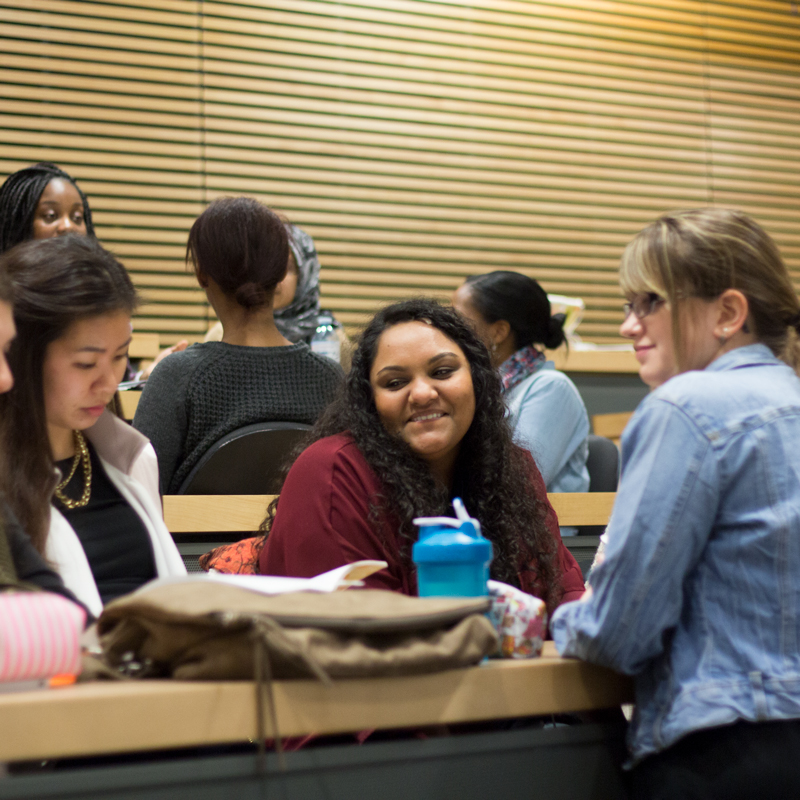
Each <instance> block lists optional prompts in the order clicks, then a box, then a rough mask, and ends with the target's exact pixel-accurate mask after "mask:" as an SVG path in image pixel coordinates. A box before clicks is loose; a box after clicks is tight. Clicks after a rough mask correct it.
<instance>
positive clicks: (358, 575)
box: [147, 561, 389, 594]
mask: <svg viewBox="0 0 800 800" xmlns="http://www.w3.org/2000/svg"><path fill="white" fill-rule="evenodd" d="M388 566H389V565H388V564H387V563H386V562H385V561H354V562H353V563H352V564H345V565H344V566H341V567H336V569H332V570H330V571H328V572H323V573H322V574H321V575H315V576H314V577H313V578H286V577H283V576H278V575H227V574H225V573H223V572H214V571H213V570H212V571H211V572H208V573H204V574H202V575H198V574H196V573H195V574H190V575H184V576H181V577H178V578H157V579H156V580H155V581H150V583H148V584H147V587H148V588H149V587H153V586H156V585H158V586H164V585H165V584H168V583H182V582H184V581H217V582H219V583H229V584H230V585H231V586H239V587H240V588H242V589H247V590H248V591H251V592H260V593H261V594H286V593H287V592H336V591H339V590H341V589H347V588H349V587H350V586H363V583H362V579H363V578H367V577H369V576H370V575H372V574H373V573H374V572H378V571H379V570H382V569H386V567H388Z"/></svg>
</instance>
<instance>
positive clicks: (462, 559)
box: [411, 501, 492, 597]
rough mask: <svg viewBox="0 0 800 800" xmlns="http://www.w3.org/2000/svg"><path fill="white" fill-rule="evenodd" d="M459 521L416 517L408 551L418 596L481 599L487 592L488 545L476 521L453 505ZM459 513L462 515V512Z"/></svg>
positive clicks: (461, 507) (459, 504) (490, 544)
mask: <svg viewBox="0 0 800 800" xmlns="http://www.w3.org/2000/svg"><path fill="white" fill-rule="evenodd" d="M453 505H454V506H455V507H456V509H457V510H458V513H459V519H453V518H451V517H420V518H418V519H415V520H414V524H415V525H418V526H419V539H418V540H417V542H416V543H415V544H414V547H413V548H412V550H411V557H412V558H413V560H414V564H415V565H416V567H417V585H418V591H419V596H420V597H484V596H485V595H487V594H488V593H489V591H488V589H487V588H486V582H487V581H488V580H489V564H490V563H491V561H492V543H491V542H490V541H489V540H488V539H486V538H484V537H483V536H481V533H480V523H479V522H478V520H476V519H473V518H470V517H469V516H467V514H466V512H463V504H461V502H460V501H458V504H456V502H454V503H453ZM462 512H463V513H462Z"/></svg>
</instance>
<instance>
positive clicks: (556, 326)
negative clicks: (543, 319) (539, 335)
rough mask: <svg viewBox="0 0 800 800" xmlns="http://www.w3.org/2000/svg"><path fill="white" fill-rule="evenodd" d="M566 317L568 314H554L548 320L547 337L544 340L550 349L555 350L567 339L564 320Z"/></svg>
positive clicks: (544, 343)
mask: <svg viewBox="0 0 800 800" xmlns="http://www.w3.org/2000/svg"><path fill="white" fill-rule="evenodd" d="M566 319H567V315H566V314H553V316H552V317H550V319H549V320H548V322H547V337H546V338H545V340H544V341H543V342H542V344H543V345H544V346H545V347H546V348H547V349H548V350H555V349H556V348H557V347H560V346H561V345H562V344H564V342H565V341H566V340H567V337H566V334H565V333H564V322H565V321H566Z"/></svg>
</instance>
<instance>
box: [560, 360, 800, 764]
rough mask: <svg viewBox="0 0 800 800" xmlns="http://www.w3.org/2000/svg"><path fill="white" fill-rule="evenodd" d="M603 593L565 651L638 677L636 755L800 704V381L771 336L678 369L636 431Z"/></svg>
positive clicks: (572, 626)
mask: <svg viewBox="0 0 800 800" xmlns="http://www.w3.org/2000/svg"><path fill="white" fill-rule="evenodd" d="M607 533H608V544H607V549H606V560H605V562H604V563H603V564H601V565H599V566H598V567H597V568H596V569H595V571H594V572H592V576H591V585H592V588H593V595H592V597H591V598H590V599H589V600H588V601H586V602H576V603H568V604H565V605H562V606H561V607H560V608H559V609H557V611H556V612H555V614H554V616H553V622H552V632H553V638H554V639H555V643H556V646H557V647H558V650H559V652H561V653H562V654H563V655H567V656H577V657H579V658H583V659H586V660H587V661H592V662H595V663H598V664H603V665H605V666H608V667H611V668H612V669H615V670H618V671H620V672H624V673H626V674H629V675H634V676H636V677H635V686H636V711H635V714H634V719H633V723H632V725H631V728H630V730H629V734H628V738H629V742H628V743H629V746H630V749H631V752H632V755H633V761H634V762H636V761H638V760H639V759H641V758H643V757H644V756H647V755H649V754H651V753H655V752H658V751H660V750H663V749H665V748H667V747H669V746H670V745H671V744H673V743H674V742H676V741H677V740H678V739H680V738H681V737H682V736H684V735H686V734H687V733H690V732H692V731H695V730H698V729H701V728H709V727H714V726H720V725H726V724H728V723H732V722H734V721H735V720H737V719H743V720H750V721H761V720H778V719H788V718H800V380H798V378H797V376H796V375H795V373H794V372H793V371H792V369H791V368H790V367H788V366H787V365H786V364H784V363H783V362H782V361H780V360H778V359H777V358H775V356H773V355H772V353H771V352H770V350H769V349H768V348H767V347H765V346H763V345H751V346H748V347H741V348H738V349H736V350H733V351H731V352H729V353H726V354H725V355H723V356H721V357H720V358H718V359H717V360H716V361H714V362H712V363H711V364H710V365H709V366H708V367H707V368H706V369H705V370H702V371H693V372H686V373H683V374H681V375H678V376H676V377H675V378H672V379H671V380H670V381H668V382H667V383H665V384H664V385H663V386H661V387H659V388H658V389H657V390H656V391H654V392H653V393H652V394H650V395H649V396H648V397H647V398H646V399H645V400H644V401H643V402H642V403H641V405H640V406H639V408H638V409H637V411H636V413H635V414H634V416H633V418H632V420H631V422H630V423H629V425H628V428H627V430H626V431H625V433H624V435H623V437H622V476H621V480H620V486H619V492H618V494H617V501H616V503H615V505H614V511H613V513H612V516H611V520H610V522H609V527H608V531H607Z"/></svg>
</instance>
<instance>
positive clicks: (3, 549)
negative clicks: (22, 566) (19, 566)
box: [0, 513, 19, 586]
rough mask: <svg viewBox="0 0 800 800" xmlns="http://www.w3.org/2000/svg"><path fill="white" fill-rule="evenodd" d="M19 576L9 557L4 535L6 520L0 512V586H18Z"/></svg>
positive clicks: (9, 551) (9, 550) (9, 552)
mask: <svg viewBox="0 0 800 800" xmlns="http://www.w3.org/2000/svg"><path fill="white" fill-rule="evenodd" d="M18 585H19V578H18V577H17V570H16V568H15V567H14V559H13V558H12V557H11V548H10V547H9V544H8V537H7V536H6V521H5V519H4V517H3V514H2V513H0V586H18Z"/></svg>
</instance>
